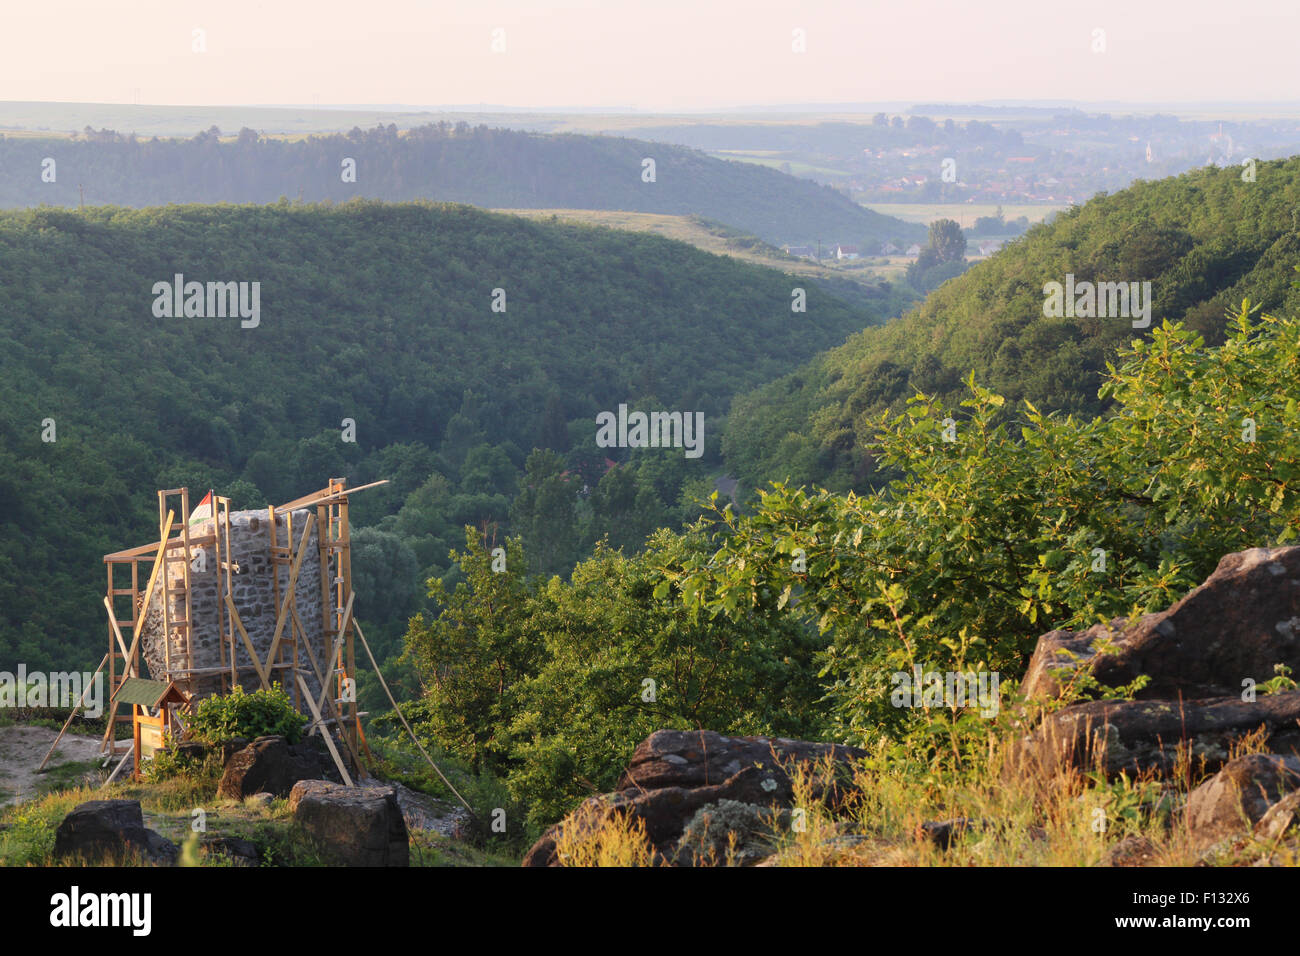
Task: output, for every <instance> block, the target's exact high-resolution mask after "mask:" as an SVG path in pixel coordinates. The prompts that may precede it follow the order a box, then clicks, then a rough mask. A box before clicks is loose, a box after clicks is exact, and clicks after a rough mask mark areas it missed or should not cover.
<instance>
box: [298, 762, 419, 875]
mask: <svg viewBox="0 0 1300 956" xmlns="http://www.w3.org/2000/svg"><path fill="white" fill-rule="evenodd" d="M289 810H290V811H291V812H292V813H293V818H294V821H295V823H296V824H297V825H298V826H299V827H301V828H302V830H303V832H304V833H306V835H307V836H308V837H309V838H310V839H311V840H312V842H313V843H315V844H316V846H317V847H319V849H320V851H321V853H322V855H323V856H324V857H325V858H326V859H327V860H328V861H329V862H331V863H333V864H335V865H338V866H407V865H408V864H409V863H410V837H409V835H408V833H407V829H406V823H405V821H404V820H403V819H402V809H401V807H400V806H399V805H398V802H397V794H396V792H395V791H394V789H393V788H392V787H345V786H343V785H342V784H338V783H333V782H331V781H328V780H301V781H299V782H298V783H296V784H294V787H293V790H292V791H291V792H290V794H289Z"/></svg>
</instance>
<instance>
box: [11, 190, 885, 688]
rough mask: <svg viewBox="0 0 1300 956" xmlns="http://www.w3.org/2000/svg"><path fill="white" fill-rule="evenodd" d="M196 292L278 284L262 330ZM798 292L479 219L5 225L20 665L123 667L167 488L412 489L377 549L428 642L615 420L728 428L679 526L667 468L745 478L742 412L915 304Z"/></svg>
mask: <svg viewBox="0 0 1300 956" xmlns="http://www.w3.org/2000/svg"><path fill="white" fill-rule="evenodd" d="M178 273H179V274H181V275H183V276H184V279H183V282H192V281H194V282H200V283H204V284H205V288H206V286H207V284H208V283H218V282H234V283H247V284H248V285H246V286H245V287H244V288H245V290H246V291H247V293H248V296H247V301H248V303H249V305H250V306H251V304H252V290H253V285H252V284H253V283H257V284H258V285H257V290H258V293H257V294H258V312H257V315H256V320H255V322H254V320H253V319H252V318H247V319H245V318H241V317H239V316H235V315H233V314H231V313H230V312H229V311H227V313H226V316H227V317H220V316H219V315H218V317H198V316H196V315H191V316H190V317H166V315H165V314H160V313H166V312H167V311H169V310H168V309H167V308H164V307H163V306H160V301H161V302H162V303H163V305H166V303H167V302H168V301H169V300H170V299H171V298H172V295H171V293H170V292H167V291H165V292H164V293H162V294H160V293H158V292H157V290H156V289H155V286H156V285H157V284H160V283H161V284H162V287H163V288H164V290H167V289H170V287H171V286H172V284H173V283H174V281H175V276H176V275H177V274H178ZM796 284H802V283H800V282H799V280H796V279H794V278H793V277H791V276H787V275H783V274H782V273H780V272H777V271H774V270H771V269H766V268H762V267H759V266H755V265H750V264H747V263H743V262H739V261H737V260H735V259H732V258H728V257H724V256H715V255H710V254H707V253H704V252H701V251H699V250H697V249H694V248H692V247H691V246H689V245H686V244H685V243H681V242H675V241H672V240H668V239H664V238H659V237H656V236H649V235H643V234H638V233H631V232H624V231H618V230H612V229H603V228H596V227H592V226H585V225H577V224H571V223H561V222H556V223H551V222H532V221H528V220H524V219H520V218H517V217H511V216H505V215H497V214H492V213H487V212H484V211H482V210H478V209H475V208H473V207H469V206H461V205H435V204H430V203H405V204H396V205H394V204H385V203H379V202H372V201H363V200H357V201H353V202H349V203H344V204H341V205H296V204H290V203H288V202H281V203H278V204H273V205H269V206H210V207H200V206H170V207H165V208H150V209H143V210H131V209H123V208H117V207H103V208H88V209H86V210H85V211H82V212H77V211H68V210H62V209H53V208H43V209H37V210H28V211H11V212H4V213H0V379H2V380H3V381H4V382H5V383H6V388H5V389H4V391H3V392H0V658H4V659H6V660H24V661H27V662H28V664H29V666H31V667H37V666H48V665H49V664H51V663H58V664H65V665H67V664H76V665H83V666H84V665H87V664H93V662H94V660H97V659H98V654H99V652H98V651H96V650H95V648H98V647H99V645H100V642H101V641H102V639H103V630H104V621H103V608H102V607H101V606H100V605H99V596H98V595H99V592H100V591H101V589H102V588H103V584H104V581H103V569H102V565H101V564H100V556H101V555H103V554H104V553H106V552H108V551H110V550H115V549H117V548H120V547H125V546H130V545H133V544H138V543H141V542H143V541H147V540H148V539H149V537H150V535H151V534H153V533H156V532H155V529H156V523H157V518H156V513H155V511H154V505H153V502H154V496H153V492H154V490H155V489H157V488H160V487H179V486H180V485H182V484H185V485H188V486H189V487H191V488H203V489H206V488H208V487H217V488H225V489H227V491H228V492H229V493H230V494H232V496H233V497H234V498H235V507H236V508H240V507H259V506H261V505H263V504H265V503H267V502H272V503H279V502H282V501H286V500H289V499H290V498H292V497H295V496H297V495H298V494H301V493H302V492H303V491H304V489H310V488H314V487H316V486H318V485H320V483H321V482H322V481H323V480H324V479H325V478H328V477H330V476H333V475H347V476H349V478H351V479H352V480H353V483H354V484H355V483H360V482H362V481H368V480H375V479H377V478H381V477H382V478H392V479H393V483H392V484H391V485H390V486H387V487H385V488H383V489H380V490H378V491H376V492H374V493H371V494H369V495H367V496H365V498H366V500H365V501H360V500H359V502H358V506H357V509H356V510H355V511H354V518H355V519H356V520H357V521H358V523H359V524H361V525H366V524H370V523H372V522H377V521H378V520H379V519H380V518H387V519H388V520H389V521H390V523H391V522H392V519H393V516H394V515H396V516H397V517H398V518H399V519H400V520H398V521H396V523H395V524H391V526H390V527H389V530H390V531H391V532H392V534H391V536H390V537H387V538H382V539H375V540H373V541H372V542H371V543H372V544H374V545H375V553H376V554H380V553H381V552H382V555H381V556H383V559H384V560H385V561H388V562H389V563H388V564H384V565H383V566H374V567H369V568H367V567H366V566H365V558H364V557H359V559H358V574H361V575H366V574H368V575H369V576H370V579H371V580H374V581H375V582H376V583H375V587H374V588H373V589H371V590H370V593H371V598H370V600H371V603H370V604H369V606H368V607H367V608H366V611H365V614H366V615H367V619H368V620H376V618H377V617H379V616H380V615H388V614H392V615H394V616H396V617H397V618H398V619H400V614H401V611H402V608H403V607H404V606H405V604H404V602H406V601H407V600H408V599H410V598H411V595H412V593H415V594H417V595H418V594H419V593H422V591H423V586H422V581H423V577H421V576H420V572H421V571H422V570H424V569H427V568H428V567H429V566H430V565H432V564H437V563H438V562H445V561H446V555H447V550H448V547H449V546H451V545H459V544H462V543H463V532H462V531H461V530H460V528H461V526H462V525H463V524H465V523H470V524H478V523H480V521H491V522H504V521H505V520H506V519H507V517H508V515H509V514H510V513H511V501H510V496H511V495H513V493H514V491H515V488H516V487H521V488H524V489H525V490H526V489H527V487H528V482H529V481H534V480H541V479H537V478H536V475H537V474H538V473H540V472H539V469H540V467H541V466H540V465H538V463H537V461H535V460H534V459H533V457H532V456H530V455H529V452H530V450H531V449H533V448H535V447H536V448H542V449H548V448H549V449H554V450H555V451H556V452H557V453H563V452H565V451H566V450H568V449H570V447H571V446H572V445H573V444H577V443H579V442H581V441H583V440H584V436H587V437H586V439H585V440H587V441H588V442H590V435H591V434H594V432H595V424H594V416H595V414H596V413H597V412H598V411H601V410H608V409H614V408H617V407H618V405H619V403H622V402H629V403H634V407H635V405H636V404H640V405H641V407H649V406H654V405H658V406H666V407H667V408H670V409H679V410H683V411H700V412H703V413H704V414H705V416H706V421H707V423H708V424H707V431H706V433H705V436H704V438H705V450H706V455H705V458H703V459H701V460H700V461H699V462H684V461H683V459H682V456H681V454H680V453H674V454H673V455H672V456H671V458H672V461H669V460H668V459H667V458H665V456H664V455H663V454H658V455H656V456H652V458H651V462H650V464H651V466H653V467H654V468H655V469H658V471H657V472H656V480H657V481H658V483H659V484H658V487H659V488H660V491H659V495H660V497H662V498H663V500H664V501H665V502H666V503H668V504H671V503H672V501H673V500H674V498H673V497H672V496H673V494H674V493H675V489H676V487H677V486H678V484H680V481H681V480H682V478H681V477H680V475H678V474H677V473H673V474H672V475H668V476H667V477H665V473H664V469H666V468H676V469H682V468H685V467H686V466H687V465H699V466H700V467H701V468H706V467H710V468H716V467H717V464H716V463H717V440H718V434H719V431H718V430H719V429H720V428H721V427H722V421H721V417H722V414H723V413H724V412H725V410H726V408H727V405H728V404H729V402H730V399H731V397H732V395H734V394H735V393H737V392H739V391H742V390H745V389H749V388H753V387H755V386H757V385H758V384H760V383H761V382H763V381H766V380H770V379H772V378H774V377H776V376H778V375H780V374H783V373H784V372H786V371H789V370H790V369H791V368H793V367H796V365H797V364H798V363H799V362H802V361H805V360H807V359H809V358H811V357H812V356H813V355H814V354H816V352H818V351H819V350H822V349H825V348H828V347H830V346H831V345H833V344H835V343H838V342H842V341H843V340H844V338H845V336H846V335H847V334H848V333H849V332H850V331H852V330H854V329H858V328H861V327H862V326H863V325H864V324H868V323H870V322H873V321H881V320H883V318H884V317H886V316H887V315H888V314H889V313H890V312H891V311H892V310H893V309H894V308H895V305H896V304H895V303H894V302H893V301H892V300H890V299H888V298H886V297H884V296H883V294H882V297H881V298H880V302H879V306H878V308H877V310H875V311H869V310H865V309H862V308H852V307H849V306H847V305H845V304H844V303H842V302H841V301H839V300H837V299H835V298H833V297H831V296H829V295H827V294H826V293H824V292H823V291H821V289H819V288H818V287H817V286H816V285H815V284H811V283H808V284H807V286H808V288H807V303H808V307H807V311H806V312H805V313H803V314H800V315H799V316H798V321H797V322H792V321H791V289H792V286H793V285H796ZM495 290H501V291H500V292H499V293H498V292H497V291H495ZM494 302H499V303H501V304H502V305H504V311H500V310H494V309H493V303H494ZM196 305H200V306H203V307H205V308H206V305H207V303H206V299H202V300H199V301H196ZM249 311H250V312H251V308H250V310H249ZM183 312H184V310H182V313H183ZM344 419H351V420H353V421H354V422H355V426H356V441H355V443H348V442H346V441H344V440H342V438H341V434H342V432H341V427H342V425H343V421H344ZM51 428H52V429H53V430H51ZM50 439H53V440H50ZM609 455H612V456H614V457H615V458H622V457H623V454H622V452H621V451H620V450H618V449H611V450H609V451H608V452H604V451H602V453H601V455H600V456H599V457H598V458H597V460H598V461H599V460H602V459H603V458H604V457H606V456H609ZM526 459H527V461H526ZM543 464H545V462H543ZM580 466H581V462H579V463H578V464H574V463H572V462H571V463H570V464H569V467H570V468H571V469H572V468H575V467H580ZM551 467H552V471H554V470H556V469H558V468H562V467H564V460H563V459H562V458H561V459H560V464H558V465H554V466H551ZM525 469H527V470H528V474H529V475H532V476H533V477H532V478H529V479H527V480H525V479H524V478H523V477H521V474H522V473H523V472H524V471H525ZM701 474H702V476H703V477H707V474H708V472H707V470H706V471H704V472H702V473H701ZM596 477H597V478H598V477H599V472H597V475H596ZM592 480H593V481H594V480H595V478H593V479H592ZM555 481H559V482H561V483H563V482H564V481H567V479H565V478H564V477H563V476H556V477H555ZM630 494H632V495H639V494H640V495H641V496H640V497H637V499H636V500H637V505H638V507H642V508H643V506H644V502H645V501H646V500H653V499H654V498H655V494H654V492H653V489H651V490H650V491H647V492H645V494H641V493H639V492H638V491H637V489H636V487H632V489H631V492H630ZM646 494H648V495H649V498H646V497H645V495H646ZM607 497H608V496H607ZM643 510H644V509H643ZM399 512H400V514H399ZM539 514H540V517H539V518H538V519H537V521H536V522H534V523H535V524H536V525H537V526H538V527H545V528H549V529H550V531H547V532H545V533H547V534H558V533H560V532H565V533H567V531H568V530H569V529H567V528H566V527H564V526H563V525H562V524H561V525H558V526H557V525H555V524H554V523H552V524H550V525H546V524H545V522H544V520H543V519H546V518H547V517H548V516H547V514H546V513H542V512H541V511H539ZM609 514H610V515H612V517H611V518H610V519H609V520H610V522H611V525H610V526H611V527H613V528H615V529H617V528H618V526H619V525H618V522H619V521H620V520H622V519H620V518H619V517H618V514H616V513H615V512H614V511H610V512H609ZM664 520H667V519H664ZM557 528H558V530H557ZM359 533H360V532H359ZM449 542H450V543H449ZM407 548H413V549H414V553H415V555H416V557H418V563H416V557H411V556H410V555H409V552H408V551H406V550H404V549H407ZM394 555H396V557H393V556H394ZM403 555H406V557H403ZM566 558H567V559H568V560H569V564H570V566H571V564H572V559H571V557H569V556H567V555H566ZM399 559H400V560H399ZM557 560H558V559H557ZM394 562H396V563H394ZM408 565H409V567H408ZM394 567H397V568H399V569H400V568H405V570H402V571H401V574H400V579H401V581H400V587H399V588H398V589H397V590H395V591H394V590H393V588H394V582H396V581H397V579H398V577H399V574H398V572H397V571H395V570H393V568H394ZM381 587H383V588H386V589H387V590H385V591H384V592H383V594H382V595H381V594H380V588H381ZM403 589H404V590H403ZM388 597H391V601H388ZM386 601H388V603H385V602H386ZM389 604H391V607H390V606H389ZM359 613H361V612H360V611H359Z"/></svg>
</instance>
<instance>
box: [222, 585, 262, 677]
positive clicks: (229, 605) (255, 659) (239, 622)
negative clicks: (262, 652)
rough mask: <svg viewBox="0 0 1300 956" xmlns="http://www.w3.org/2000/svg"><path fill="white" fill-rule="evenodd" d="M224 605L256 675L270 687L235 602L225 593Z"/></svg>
mask: <svg viewBox="0 0 1300 956" xmlns="http://www.w3.org/2000/svg"><path fill="white" fill-rule="evenodd" d="M226 607H227V608H229V609H230V620H231V621H233V622H234V624H235V627H236V628H237V629H238V630H239V636H240V637H242V638H243V639H244V646H245V647H247V648H248V656H249V657H251V658H252V659H253V667H254V669H256V671H257V677H258V679H259V680H261V682H262V687H263V688H264V689H265V690H270V689H271V682H270V681H269V680H267V679H266V671H264V670H263V669H262V660H261V658H259V657H258V656H257V650H256V649H255V648H254V647H253V642H252V641H251V640H249V638H248V632H247V631H246V630H244V622H243V621H242V620H240V618H239V612H238V611H236V610H235V602H234V601H232V600H231V599H230V595H229V594H227V595H226Z"/></svg>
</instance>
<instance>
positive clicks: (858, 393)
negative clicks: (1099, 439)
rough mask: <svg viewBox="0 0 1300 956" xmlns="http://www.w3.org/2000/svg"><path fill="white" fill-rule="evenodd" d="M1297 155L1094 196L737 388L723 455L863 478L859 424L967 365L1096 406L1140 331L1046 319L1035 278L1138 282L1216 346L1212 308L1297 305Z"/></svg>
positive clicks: (1043, 396)
mask: <svg viewBox="0 0 1300 956" xmlns="http://www.w3.org/2000/svg"><path fill="white" fill-rule="evenodd" d="M1298 207H1300V158H1292V159H1289V160H1279V161H1276V162H1268V163H1260V164H1259V165H1258V168H1257V174H1256V179H1255V181H1253V182H1247V181H1243V178H1242V170H1241V169H1234V168H1229V169H1216V168H1212V167H1207V168H1205V169H1202V170H1197V171H1195V172H1191V173H1187V174H1185V175H1182V176H1178V177H1173V178H1170V179H1165V180H1160V181H1156V182H1141V183H1137V184H1135V185H1134V186H1132V187H1131V188H1129V189H1125V190H1123V191H1122V192H1118V193H1115V194H1112V195H1100V196H1098V197H1097V198H1094V199H1093V200H1091V201H1090V202H1088V203H1086V204H1084V205H1083V206H1080V207H1075V208H1074V209H1071V210H1069V211H1066V212H1063V213H1061V214H1060V216H1059V217H1057V218H1056V220H1054V221H1053V222H1052V223H1050V224H1046V225H1038V226H1035V227H1033V228H1032V229H1030V230H1029V232H1028V233H1026V235H1025V236H1023V237H1022V238H1020V239H1018V240H1016V241H1014V242H1012V243H1010V244H1009V245H1008V246H1006V247H1005V248H1004V249H1003V250H1001V251H1000V252H998V253H997V254H996V255H994V256H993V257H992V258H990V259H988V260H986V261H984V262H981V263H978V264H977V265H975V266H974V267H973V268H971V269H970V270H969V271H968V272H966V273H965V274H964V275H962V276H960V277H958V278H955V279H952V280H950V281H948V282H947V283H945V284H944V285H942V286H940V287H939V288H938V289H936V290H935V291H934V292H933V293H931V294H930V295H929V297H928V298H926V299H925V301H924V302H923V303H921V304H920V305H919V306H917V307H916V308H915V309H914V310H912V311H911V312H909V313H908V314H907V315H905V316H903V317H902V318H901V319H899V320H898V321H896V322H891V323H889V324H887V325H885V326H881V327H878V328H872V329H867V330H865V331H863V332H862V333H861V334H859V335H855V336H853V337H852V338H851V339H850V340H849V341H848V342H847V343H845V344H844V345H843V346H840V347H838V348H835V349H833V350H831V351H829V352H827V353H826V354H824V355H820V356H818V357H817V358H815V359H813V360H812V361H811V362H809V363H807V364H806V365H805V366H804V367H803V368H801V369H799V370H798V371H797V372H794V373H791V374H790V375H787V376H784V377H782V378H780V379H778V380H777V381H775V382H771V383H769V384H768V385H765V386H763V387H762V388H760V389H758V390H756V391H754V392H751V393H749V394H746V395H742V396H740V397H738V398H737V399H736V401H735V402H734V404H733V406H732V410H731V414H730V417H729V421H728V426H729V427H728V432H727V438H726V442H725V443H724V449H723V450H724V454H725V456H726V459H727V462H728V465H729V467H730V468H731V470H732V471H733V473H735V474H738V475H739V476H740V477H741V478H742V479H744V480H746V481H747V482H748V483H749V484H750V486H751V487H753V486H754V484H756V483H762V482H764V481H767V480H774V479H780V478H790V479H792V480H794V481H796V482H808V483H817V484H823V485H825V486H827V487H829V488H831V489H833V490H846V489H849V488H854V487H864V486H865V485H867V484H869V483H870V482H871V474H872V461H871V459H870V456H869V455H868V454H867V452H866V451H865V449H864V441H866V440H869V439H870V437H871V435H870V431H871V426H870V422H871V421H872V420H873V419H874V418H875V417H876V416H877V415H878V414H879V413H880V412H881V411H882V410H884V409H886V408H888V407H891V406H892V407H897V406H898V405H899V404H900V403H901V402H903V401H905V400H906V399H907V398H908V397H910V396H911V395H912V394H914V393H915V391H916V390H921V391H924V392H927V393H938V394H940V395H944V396H956V395H957V394H958V393H959V392H960V391H962V388H961V385H960V380H961V378H962V377H963V376H964V375H965V374H966V373H967V372H968V371H970V370H974V371H975V373H976V376H977V378H978V380H979V381H980V383H981V384H983V385H985V386H986V387H989V388H992V389H993V390H994V391H996V392H999V393H1000V394H1002V395H1004V396H1005V397H1006V398H1007V399H1008V407H1009V408H1014V407H1015V405H1016V403H1018V402H1019V400H1020V399H1030V400H1031V401H1033V402H1034V403H1036V404H1037V405H1038V406H1039V407H1040V408H1043V409H1044V410H1049V409H1056V410H1061V411H1065V412H1075V413H1080V414H1089V415H1091V414H1096V413H1098V412H1101V411H1103V410H1104V406H1103V403H1102V402H1101V401H1100V400H1099V399H1098V397H1097V390H1098V388H1099V387H1100V385H1101V381H1102V376H1103V374H1104V373H1105V367H1106V361H1107V359H1108V358H1109V357H1110V356H1111V355H1113V354H1114V352H1115V349H1116V348H1117V347H1118V346H1120V345H1121V344H1125V343H1127V342H1129V341H1130V340H1132V339H1133V338H1134V337H1136V336H1138V335H1141V334H1143V333H1142V332H1140V331H1137V330H1135V329H1134V328H1133V326H1132V323H1131V322H1130V320H1128V319H1125V318H1101V317H1093V318H1050V317H1048V316H1046V315H1045V314H1044V312H1045V310H1044V286H1045V285H1046V284H1047V283H1049V282H1058V283H1065V281H1066V277H1067V275H1072V276H1073V277H1074V280H1075V281H1077V282H1083V281H1088V282H1150V283H1151V287H1150V288H1151V296H1152V324H1153V325H1158V324H1159V323H1160V322H1161V320H1163V319H1168V320H1171V321H1182V322H1186V323H1187V324H1188V325H1189V326H1190V327H1192V328H1194V329H1196V330H1198V331H1200V332H1201V333H1203V334H1204V336H1205V338H1206V339H1207V341H1209V342H1210V343H1215V342H1217V341H1219V340H1220V333H1221V331H1222V328H1223V316H1224V312H1225V310H1226V309H1227V308H1229V307H1230V306H1233V305H1239V304H1240V303H1241V301H1242V299H1244V298H1249V299H1250V300H1251V302H1252V303H1258V304H1260V305H1262V306H1263V307H1264V308H1265V309H1272V310H1279V311H1290V312H1292V313H1294V312H1295V311H1296V310H1297V309H1300V291H1298V290H1297V289H1296V288H1295V287H1294V286H1293V285H1292V283H1293V281H1294V279H1295V272H1294V268H1295V266H1296V265H1297V264H1300V219H1297V213H1296V209H1297V208H1298Z"/></svg>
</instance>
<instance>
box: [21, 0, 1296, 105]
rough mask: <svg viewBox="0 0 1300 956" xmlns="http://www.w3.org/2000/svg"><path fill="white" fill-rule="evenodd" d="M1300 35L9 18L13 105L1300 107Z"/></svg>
mask: <svg viewBox="0 0 1300 956" xmlns="http://www.w3.org/2000/svg"><path fill="white" fill-rule="evenodd" d="M1298 26H1300V0H1237V2H1233V3H1229V2H1225V0H1181V2H1168V0H1118V2H1111V0H1091V2H1075V0H978V2H977V0H896V2H889V3H885V2H879V0H801V2H790V0H743V2H737V0H604V2H601V0H551V2H542V0H532V2H525V0H470V2H466V0H458V2H448V0H367V2H356V0H310V2H302V0H4V2H3V4H0V100H19V101H26V100H37V101H63V102H100V103H137V102H138V103H142V104H166V105H208V106H215V105H244V104H249V105H253V104H256V105H270V104H296V105H313V104H319V105H322V106H325V105H335V104H375V105H398V104H401V105H410V106H439V105H472V104H479V103H486V104H493V105H500V106H512V107H523V108H534V109H544V108H557V109H559V108H574V107H585V108H610V109H627V108H634V109H642V110H649V111H657V112H672V111H688V110H707V109H726V108H730V107H739V106H747V105H781V104H806V103H860V102H892V101H901V102H908V103H933V102H945V103H950V102H977V101H988V100H997V99H1032V100H1044V101H1060V102H1064V101H1081V102H1096V101H1100V100H1108V101H1118V102H1167V103H1213V102H1229V101H1237V102H1240V101H1254V102H1258V101H1288V100H1290V101H1294V100H1300V69H1297V66H1296V60H1297V45H1298V42H1300V41H1298V40H1297V37H1298V36H1300V31H1298V30H1297V27H1298ZM196 31H201V32H198V33H196ZM494 31H500V32H495V33H494ZM795 31H802V34H797V33H796V32H795ZM1098 31H1100V32H1098ZM800 36H802V38H803V43H804V52H796V49H795V47H796V46H797V45H798V41H799V37H800ZM494 40H495V41H496V46H497V50H494V49H493V44H494ZM198 47H202V49H198Z"/></svg>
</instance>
